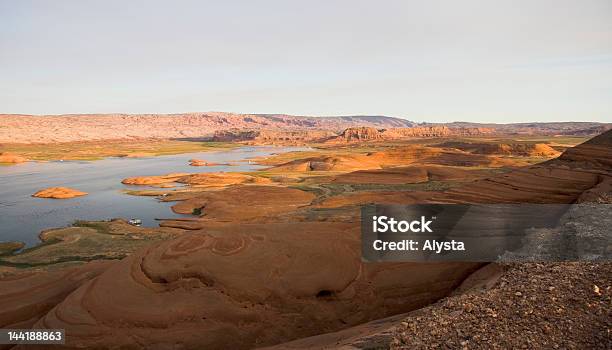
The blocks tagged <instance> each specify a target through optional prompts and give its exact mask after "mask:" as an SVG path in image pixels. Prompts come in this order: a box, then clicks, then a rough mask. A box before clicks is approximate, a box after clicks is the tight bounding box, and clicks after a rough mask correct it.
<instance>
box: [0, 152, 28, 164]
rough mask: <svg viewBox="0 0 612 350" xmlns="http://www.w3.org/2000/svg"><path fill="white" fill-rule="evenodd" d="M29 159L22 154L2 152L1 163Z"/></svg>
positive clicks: (0, 154)
mask: <svg viewBox="0 0 612 350" xmlns="http://www.w3.org/2000/svg"><path fill="white" fill-rule="evenodd" d="M27 161H28V160H27V159H26V158H24V157H22V156H19V155H17V154H14V153H9V152H2V153H0V163H15V164H16V163H23V162H27Z"/></svg>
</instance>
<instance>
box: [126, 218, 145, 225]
mask: <svg viewBox="0 0 612 350" xmlns="http://www.w3.org/2000/svg"><path fill="white" fill-rule="evenodd" d="M128 224H130V225H134V226H140V225H142V220H140V219H130V220H129V221H128Z"/></svg>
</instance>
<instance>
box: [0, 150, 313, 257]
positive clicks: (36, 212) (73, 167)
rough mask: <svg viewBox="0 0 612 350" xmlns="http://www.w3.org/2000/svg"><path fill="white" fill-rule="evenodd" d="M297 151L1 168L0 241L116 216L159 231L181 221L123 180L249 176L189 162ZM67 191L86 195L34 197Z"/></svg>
mask: <svg viewBox="0 0 612 350" xmlns="http://www.w3.org/2000/svg"><path fill="white" fill-rule="evenodd" d="M298 149H301V148H288V147H285V148H278V147H242V148H237V149H233V150H226V151H221V152H204V153H190V154H179V155H170V156H159V157H151V158H107V159H104V160H98V161H93V162H80V161H64V162H45V163H36V162H29V163H24V164H19V165H14V166H1V167H0V242H2V241H21V242H24V243H26V244H27V245H28V246H31V245H34V244H36V243H37V242H38V241H39V240H38V234H39V233H40V231H41V230H44V229H47V228H53V227H62V226H67V225H70V224H71V223H72V222H74V221H75V220H79V219H83V220H105V219H111V218H116V217H122V218H139V219H142V224H143V226H157V221H155V218H168V217H179V216H181V215H179V214H174V213H173V212H172V211H171V210H170V206H171V205H172V203H164V202H159V201H158V200H157V199H155V198H154V197H140V196H130V195H127V194H125V193H123V192H122V191H123V190H126V189H127V190H129V189H144V188H147V187H145V186H127V185H123V184H122V183H121V180H122V179H124V178H126V177H131V176H145V175H163V174H167V173H172V172H175V173H176V172H188V173H195V172H219V171H228V172H229V171H232V172H234V171H248V170H254V169H257V168H259V166H257V165H254V164H249V163H248V162H240V163H237V164H238V165H237V166H212V167H192V166H190V165H189V163H188V160H189V159H192V158H200V159H205V160H207V161H210V162H215V163H228V162H229V163H232V162H239V161H241V160H245V159H247V158H252V157H259V156H266V155H270V154H272V153H279V152H286V151H292V150H298ZM57 186H65V187H71V188H74V189H77V190H80V191H85V192H88V193H89V194H88V195H87V196H83V197H76V198H71V199H57V200H56V199H44V198H34V197H31V195H32V194H33V193H34V192H36V191H38V190H41V189H44V188H47V187H57Z"/></svg>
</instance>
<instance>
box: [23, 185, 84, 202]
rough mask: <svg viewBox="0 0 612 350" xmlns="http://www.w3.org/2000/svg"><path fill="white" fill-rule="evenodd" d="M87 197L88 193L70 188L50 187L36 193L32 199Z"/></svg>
mask: <svg viewBox="0 0 612 350" xmlns="http://www.w3.org/2000/svg"><path fill="white" fill-rule="evenodd" d="M85 195H87V192H82V191H78V190H75V189H72V188H68V187H50V188H46V189H44V190H40V191H38V192H36V193H34V194H33V195H32V197H37V198H53V199H68V198H74V197H80V196H85Z"/></svg>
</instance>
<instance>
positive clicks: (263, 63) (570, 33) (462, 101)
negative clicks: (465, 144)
mask: <svg viewBox="0 0 612 350" xmlns="http://www.w3.org/2000/svg"><path fill="white" fill-rule="evenodd" d="M212 110H214V111H228V112H242V113H288V114H297V115H356V114H365V115H368V114H369V115H390V116H397V117H404V118H407V119H410V120H417V121H431V122H445V121H455V120H462V121H480V122H502V123H503V122H522V121H567V120H574V121H607V122H612V1H610V0H582V1H576V0H570V1H566V0H554V1H553V0H551V1H548V0H547V1H543V0H525V1H517V0H510V1H488V0H482V1H472V0H462V1H435V0H434V1H406V0H404V1H384V0H383V1H355V0H352V1H333V0H327V1H312V0H309V1H227V0H224V1H108V0H104V1H83V0H74V1H68V0H54V1H49V0H40V1H28V0H20V1H16V0H15V1H8V0H0V113H30V114H60V113H110V112H125V113H178V112H190V111H212Z"/></svg>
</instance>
